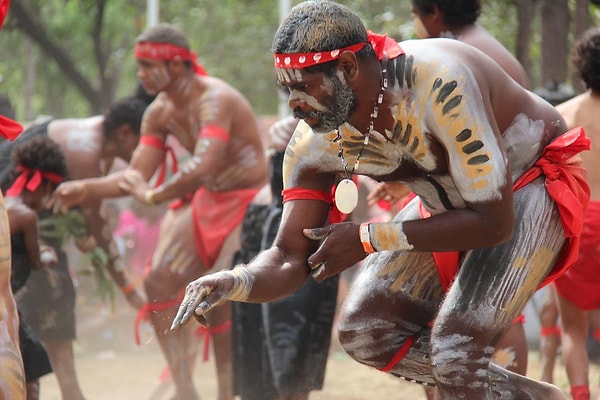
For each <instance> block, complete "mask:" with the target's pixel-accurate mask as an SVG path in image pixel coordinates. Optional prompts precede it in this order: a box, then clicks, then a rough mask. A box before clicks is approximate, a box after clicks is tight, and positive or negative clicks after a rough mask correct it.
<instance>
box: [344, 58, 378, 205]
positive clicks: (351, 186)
mask: <svg viewBox="0 0 600 400" xmlns="http://www.w3.org/2000/svg"><path fill="white" fill-rule="evenodd" d="M386 61H387V57H384V62H383V63H382V69H381V91H380V92H379V96H377V101H376V102H375V106H373V112H372V113H371V120H370V121H369V129H368V130H367V133H366V134H365V139H364V141H363V144H362V147H361V148H360V151H359V152H358V155H357V156H356V161H355V162H354V166H353V167H352V172H350V173H348V161H347V160H346V158H345V157H344V147H343V146H342V140H341V139H342V136H341V135H340V131H339V129H338V131H337V137H336V138H335V139H333V141H334V142H337V143H338V145H339V147H340V150H339V152H338V157H339V158H340V160H341V161H342V166H343V167H344V175H345V178H344V179H342V180H341V181H340V182H339V183H338V184H337V187H336V188H335V194H334V198H335V205H336V206H337V208H338V210H340V211H341V212H342V213H344V214H350V213H351V212H352V211H354V209H355V208H356V206H357V205H358V187H357V186H356V183H354V181H353V180H352V179H351V178H350V175H353V174H354V173H355V172H356V171H357V170H358V166H359V165H360V158H361V157H362V154H363V151H364V150H365V147H366V146H367V145H368V144H369V137H370V136H371V133H373V129H374V127H375V119H376V118H377V114H378V113H379V106H380V105H381V103H382V102H383V94H384V93H385V90H386V89H387V85H388V81H387V74H386V72H387V69H386V67H385V65H386V64H387V62H386Z"/></svg>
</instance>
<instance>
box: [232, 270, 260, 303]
mask: <svg viewBox="0 0 600 400" xmlns="http://www.w3.org/2000/svg"><path fill="white" fill-rule="evenodd" d="M231 274H233V279H234V281H233V289H232V291H231V293H230V294H229V296H228V299H229V300H232V301H246V299H247V298H248V296H249V295H250V291H251V290H252V286H254V280H255V279H256V277H255V276H254V273H253V272H252V271H250V270H249V269H248V268H247V267H246V266H245V265H238V266H236V267H235V268H234V269H233V270H232V271H231Z"/></svg>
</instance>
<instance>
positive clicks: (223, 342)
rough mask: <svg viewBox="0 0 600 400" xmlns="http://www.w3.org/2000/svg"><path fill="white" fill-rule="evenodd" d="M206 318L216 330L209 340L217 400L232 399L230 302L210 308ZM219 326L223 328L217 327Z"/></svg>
mask: <svg viewBox="0 0 600 400" xmlns="http://www.w3.org/2000/svg"><path fill="white" fill-rule="evenodd" d="M207 319H208V321H209V323H210V325H211V326H212V327H213V328H214V329H215V330H216V331H213V332H212V333H211V340H212V343H213V353H214V356H215V368H216V372H217V384H218V389H219V390H218V400H233V366H232V364H231V360H232V354H231V342H232V338H231V326H230V324H231V305H230V303H226V304H223V305H222V306H220V307H216V308H214V309H212V310H211V311H210V312H209V314H208V315H207ZM228 325H229V326H228ZM219 327H224V328H223V329H219Z"/></svg>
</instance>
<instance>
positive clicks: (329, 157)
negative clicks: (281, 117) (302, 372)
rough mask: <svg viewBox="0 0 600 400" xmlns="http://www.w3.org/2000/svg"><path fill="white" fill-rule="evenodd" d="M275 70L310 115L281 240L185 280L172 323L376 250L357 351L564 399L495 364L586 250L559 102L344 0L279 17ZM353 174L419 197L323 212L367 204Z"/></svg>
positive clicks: (347, 343)
mask: <svg viewBox="0 0 600 400" xmlns="http://www.w3.org/2000/svg"><path fill="white" fill-rule="evenodd" d="M273 51H274V53H275V56H274V59H275V68H276V72H277V78H278V81H279V83H280V84H281V85H283V86H284V87H286V88H287V89H288V90H289V93H290V94H289V105H290V107H291V108H292V109H293V112H294V115H295V116H296V117H299V118H301V119H303V122H301V123H300V125H299V127H298V128H297V130H296V132H295V133H294V136H293V137H292V139H291V141H290V144H289V145H288V148H287V150H286V155H285V160H284V190H283V196H284V209H283V217H282V222H281V226H280V229H279V231H278V235H277V237H276V239H275V242H274V244H273V246H272V247H271V248H270V249H268V250H265V251H264V252H262V253H261V254H259V255H258V256H257V257H256V258H255V259H254V260H253V261H251V262H250V263H249V264H248V265H246V266H243V265H242V266H238V267H236V268H235V269H234V270H232V271H223V272H218V273H216V274H213V275H208V276H205V277H202V278H200V279H198V280H196V281H193V282H192V283H190V284H189V285H188V287H187V289H186V294H185V298H184V300H183V303H182V304H181V306H180V308H179V312H178V314H177V316H176V318H175V320H174V321H173V325H172V329H177V328H178V327H180V326H181V325H182V324H184V323H186V322H187V321H188V320H190V319H191V318H192V317H193V316H196V317H197V318H199V319H202V318H201V316H202V315H203V314H204V313H205V312H206V311H208V310H209V309H211V308H212V307H215V306H217V305H219V304H222V303H223V302H225V301H226V300H234V301H247V302H265V301H270V300H273V299H276V298H280V297H283V296H286V295H288V294H290V293H292V292H293V291H295V290H298V288H300V287H301V286H302V285H303V284H304V282H305V281H306V279H308V278H309V277H311V276H312V277H313V278H314V279H316V280H317V281H319V282H321V281H323V280H325V279H327V278H329V277H331V276H334V275H336V274H338V273H340V272H341V271H343V270H344V269H346V268H348V267H350V266H352V265H354V264H355V263H357V262H358V261H360V260H361V259H363V258H365V257H367V256H368V257H367V259H366V260H365V262H364V264H363V266H362V268H361V270H360V272H359V274H358V276H357V277H356V279H355V281H354V282H353V285H352V289H351V290H350V293H349V295H348V297H347V299H346V301H345V304H344V307H343V310H342V311H341V316H340V322H339V335H340V341H341V343H342V345H343V346H344V348H345V350H346V351H347V352H348V353H349V354H350V355H351V356H352V357H353V358H354V359H356V360H357V361H359V362H361V363H363V364H366V365H369V366H372V367H374V368H378V369H380V370H383V371H388V372H390V373H392V374H394V375H396V376H401V377H404V378H406V379H409V380H414V381H417V382H421V383H424V384H427V385H435V386H437V387H438V389H439V397H440V398H441V399H478V400H479V399H500V398H501V399H518V400H524V399H545V400H546V399H564V395H563V394H562V392H561V391H560V390H559V389H558V388H556V387H554V386H552V385H549V384H546V383H542V382H537V381H534V380H532V379H529V378H526V377H524V376H521V375H518V374H516V373H514V372H510V371H508V370H505V369H503V368H501V367H499V366H497V365H495V364H494V363H493V362H492V361H491V357H492V353H493V351H494V346H495V345H496V343H497V341H498V340H499V339H500V338H501V337H502V335H503V334H504V332H506V330H507V329H508V328H509V326H510V324H511V323H512V321H513V320H514V319H515V318H516V317H517V316H518V314H519V313H520V311H521V310H522V308H523V306H524V304H525V302H527V300H528V299H529V298H530V297H531V296H532V295H533V294H534V292H535V291H536V290H537V289H538V288H539V287H540V286H543V285H545V284H546V283H548V282H550V281H551V280H553V279H555V277H556V276H559V275H560V274H562V273H564V271H565V269H567V268H568V267H569V266H570V265H572V263H573V261H574V258H575V257H576V254H577V248H578V245H579V235H580V232H581V226H582V213H583V211H584V210H585V208H586V206H587V203H588V202H589V188H588V187H587V185H586V183H585V180H584V171H583V169H582V168H581V166H580V165H579V163H578V162H576V161H574V160H576V159H577V157H576V156H577V154H578V153H579V152H581V151H582V150H586V149H588V148H589V140H588V139H587V138H586V137H585V134H584V132H583V130H582V129H573V130H570V131H567V128H566V125H565V122H564V120H563V119H562V118H561V116H560V115H559V114H558V113H557V112H556V111H555V110H554V108H553V107H552V106H551V105H550V104H548V103H547V102H545V101H544V100H542V99H541V98H539V97H537V96H536V95H534V94H532V93H531V92H529V91H527V90H525V89H523V88H522V87H521V86H520V85H518V84H517V83H516V82H515V81H514V80H512V79H511V78H509V76H508V75H507V74H506V73H505V72H504V71H503V70H502V69H501V68H500V67H499V66H498V65H497V64H496V63H494V62H493V61H492V60H491V59H490V58H489V57H488V56H486V55H485V54H483V53H482V52H479V51H477V50H475V49H474V48H472V47H470V46H468V45H465V44H464V43H461V42H458V41H454V40H448V39H430V40H416V41H413V40H409V41H404V42H401V43H396V42H395V41H393V40H391V39H389V38H386V37H385V36H380V35H375V34H373V33H371V32H367V31H366V29H365V27H364V25H363V24H362V22H361V20H360V19H359V18H358V16H357V15H356V14H355V13H353V12H352V11H351V10H349V9H348V8H346V7H344V6H341V5H339V4H336V3H333V2H328V1H308V2H304V3H301V4H300V5H298V6H296V7H294V8H293V10H292V11H291V13H290V15H289V16H288V17H287V18H286V19H285V21H284V22H283V23H282V25H281V26H280V28H279V29H278V31H277V33H276V35H275V39H274V43H273ZM352 174H362V175H366V176H369V177H372V178H374V179H377V180H379V181H393V180H401V181H404V182H406V183H407V184H408V185H409V187H410V189H411V191H412V192H414V193H415V194H416V197H414V198H413V199H412V200H411V201H410V203H409V204H408V205H407V206H406V207H405V208H403V209H402V210H401V211H400V212H399V213H398V215H396V216H395V218H394V219H393V220H392V221H390V222H385V223H383V222H382V223H371V224H363V225H357V224H354V223H351V222H345V223H338V224H329V223H328V221H327V213H328V211H329V209H330V207H331V202H332V199H331V191H330V188H331V185H332V183H333V182H334V180H335V178H336V176H337V175H342V176H343V177H344V178H345V179H344V180H342V181H341V183H340V184H339V185H338V188H337V189H336V191H335V198H334V200H333V201H335V203H336V205H337V206H338V208H339V209H340V210H342V211H346V212H349V211H350V210H351V209H352V207H353V206H354V205H355V199H356V192H355V190H356V188H355V186H353V183H352V179H351V178H352Z"/></svg>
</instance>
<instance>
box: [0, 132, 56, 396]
mask: <svg viewBox="0 0 600 400" xmlns="http://www.w3.org/2000/svg"><path fill="white" fill-rule="evenodd" d="M11 158H12V159H13V160H14V163H13V164H14V168H13V171H12V172H11V178H12V179H11V180H12V185H11V186H10V188H9V189H8V190H7V191H6V210H7V213H8V220H9V225H10V235H11V257H12V268H11V274H12V275H11V280H10V281H11V288H12V290H13V293H15V294H16V293H17V292H18V291H19V290H21V289H22V287H23V286H24V285H25V282H26V281H27V279H28V278H29V276H30V274H31V273H32V271H34V270H38V271H40V270H41V269H42V268H43V267H46V268H52V267H55V266H56V265H57V263H58V257H57V254H56V252H55V251H54V248H53V247H52V246H49V245H48V244H45V243H43V242H42V241H41V240H40V239H39V235H38V214H37V211H38V210H40V209H43V208H44V207H45V203H46V202H47V201H48V199H49V198H50V194H51V193H52V192H53V191H54V189H55V188H56V187H57V186H58V184H59V183H60V182H62V181H63V180H64V179H65V178H66V177H67V165H66V161H65V156H64V154H63V152H62V151H61V149H60V147H59V146H58V145H57V144H56V143H54V142H53V141H52V140H50V139H49V138H48V137H44V136H38V137H36V138H34V139H32V140H27V141H20V143H19V144H18V145H17V146H16V147H15V148H14V150H13V152H12V157H11ZM45 301H46V299H45V298H44V297H43V296H39V297H38V298H37V303H38V304H40V303H44V302H45ZM19 340H20V347H21V355H22V358H23V366H24V370H25V380H26V382H27V385H26V387H27V399H28V400H37V399H39V392H40V389H39V384H40V382H39V379H40V378H41V377H42V376H44V375H46V374H49V373H50V372H52V367H51V366H50V359H49V358H48V354H47V353H46V349H45V348H44V346H43V345H42V343H41V342H40V340H39V339H38V338H37V336H36V335H35V334H34V332H33V330H32V329H31V328H30V327H29V325H28V323H27V319H26V318H24V317H23V316H22V315H20V319H19Z"/></svg>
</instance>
